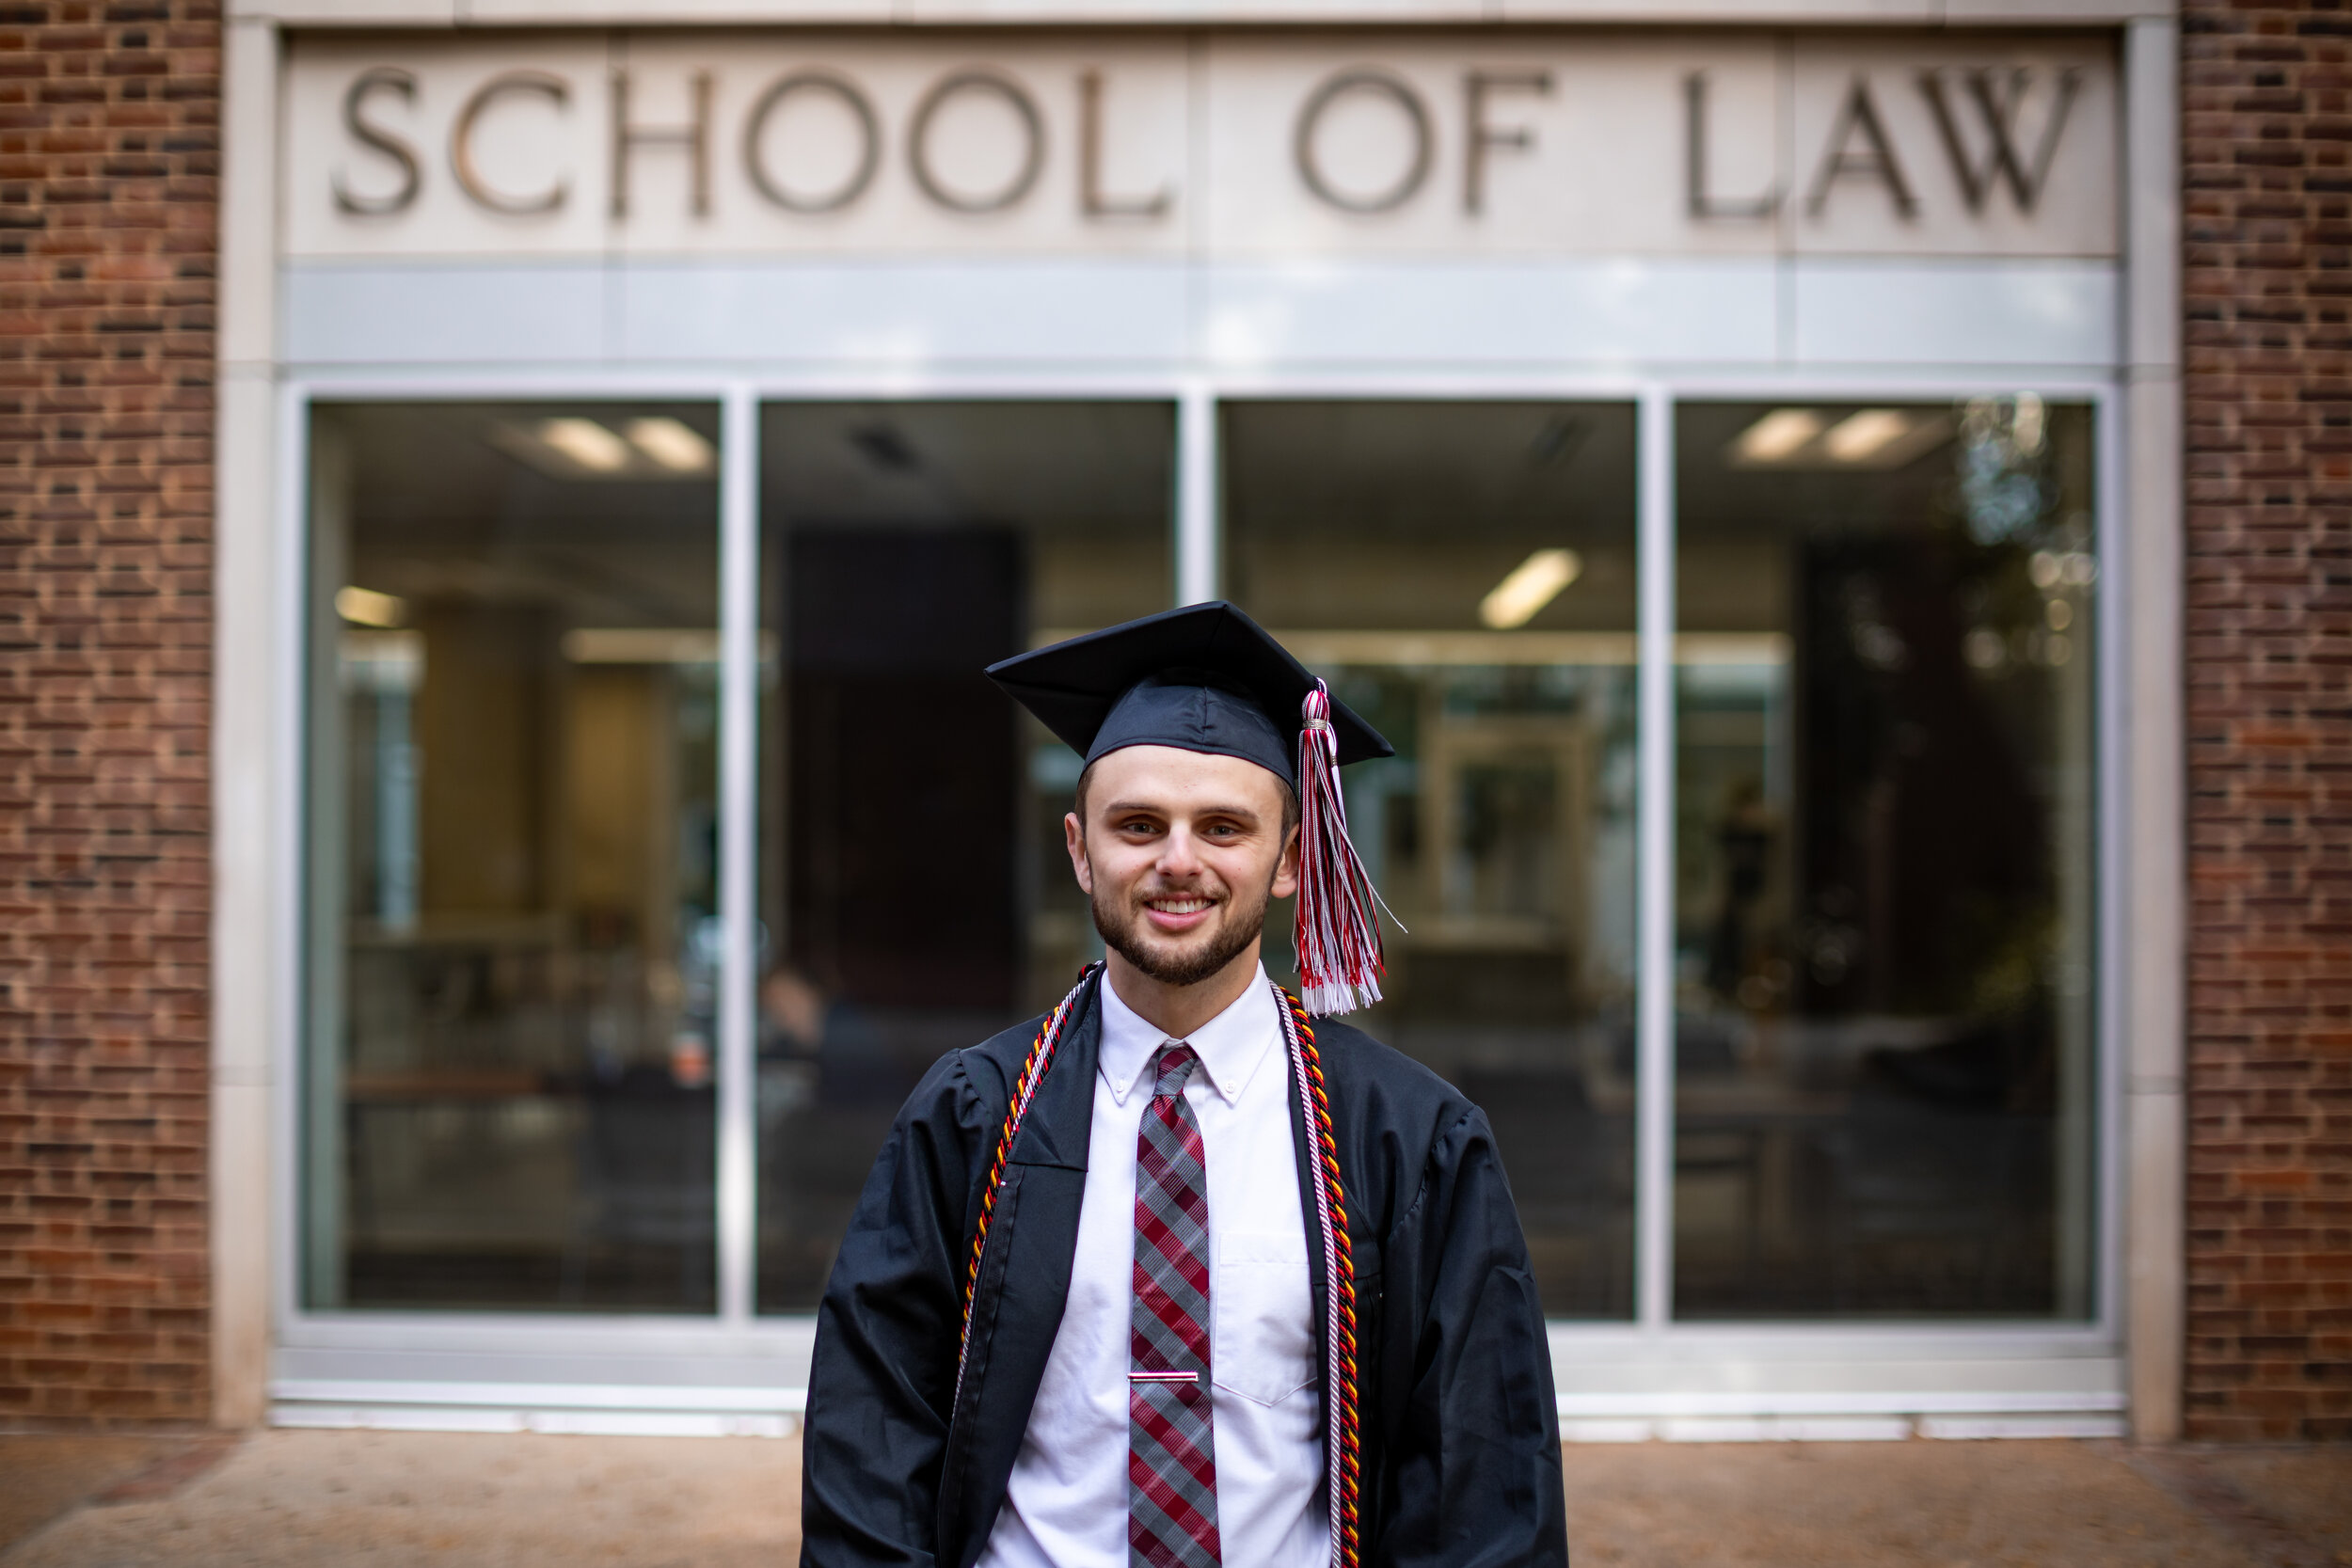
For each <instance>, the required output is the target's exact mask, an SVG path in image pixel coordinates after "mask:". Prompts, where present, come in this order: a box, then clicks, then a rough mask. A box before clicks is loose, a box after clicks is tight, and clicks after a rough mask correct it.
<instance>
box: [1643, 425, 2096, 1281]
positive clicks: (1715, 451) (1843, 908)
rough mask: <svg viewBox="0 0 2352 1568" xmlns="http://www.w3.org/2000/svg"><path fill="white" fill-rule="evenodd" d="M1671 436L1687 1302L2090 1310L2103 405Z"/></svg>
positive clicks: (1710, 429)
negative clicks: (2095, 679) (2098, 432)
mask: <svg viewBox="0 0 2352 1568" xmlns="http://www.w3.org/2000/svg"><path fill="white" fill-rule="evenodd" d="M2090 474H2091V437H2090V415H2089V411H2088V410H2087V409H2085V408H2081V407H2073V406H2058V405H2049V404H2043V403H2042V402H2041V401H2040V400H2039V399H2036V398H2033V397H2030V396H2025V397H2017V398H2011V399H1997V400H1996V399H1986V400H1980V401H1978V402H1975V403H1970V404H1963V405H1959V406H1950V405H1941V404H1938V405H1920V406H1901V407H1859V406H1851V405H1844V406H1840V405H1831V404H1804V405H1798V406H1778V405H1773V404H1701V405H1695V406H1693V405H1686V406H1684V407H1682V408H1681V409H1680V410H1679V411H1678V412H1677V505H1678V509H1679V517H1678V525H1677V526H1678V545H1677V549H1678V554H1677V578H1676V583H1677V628H1678V639H1677V650H1678V651H1677V664H1676V704H1677V732H1676V763H1677V794H1676V802H1677V807H1676V814H1677V822H1676V877H1677V885H1676V919H1677V925H1676V954H1675V964H1676V968H1675V992H1676V1014H1677V1025H1676V1037H1677V1047H1676V1049H1677V1059H1676V1069H1677V1070H1676V1084H1677V1094H1676V1132H1675V1170H1676V1182H1675V1309H1676V1311H1677V1314H1678V1315H1680V1316H1683V1317H1700V1318H1704V1317H1718V1318H1720V1317H1727V1316H1738V1317H1761V1316H1776V1315H1789V1314H1803V1315H1805V1316H1841V1315H1868V1314H1879V1315H1909V1316H1921V1315H1945V1316H1951V1315H1966V1316H1979V1317H1985V1316H2049V1315H2057V1316H2063V1317H2080V1316H2082V1315H2084V1314H2085V1313H2087V1312H2088V1311H2089V1310H2090V1277H2091V1267H2090V1171H2091V1119H2090V1087H2091V1062H2092V1039H2091V1025H2092V1014H2091V991H2090V974H2091V943H2092V924H2093V906H2092V898H2091V877H2092V865H2093V861H2092V850H2091V794H2092V782H2093V753H2092V736H2093V725H2092V711H2093V709H2092V692H2093V687H2092V663H2093V660H2092V648H2093V623H2094V620H2095V615H2094V610H2095V600H2096V583H2097V577H2098V572H2097V563H2096V560H2095V557H2094V556H2093V554H2092V531H2091V509H2092V497H2091V488H2090Z"/></svg>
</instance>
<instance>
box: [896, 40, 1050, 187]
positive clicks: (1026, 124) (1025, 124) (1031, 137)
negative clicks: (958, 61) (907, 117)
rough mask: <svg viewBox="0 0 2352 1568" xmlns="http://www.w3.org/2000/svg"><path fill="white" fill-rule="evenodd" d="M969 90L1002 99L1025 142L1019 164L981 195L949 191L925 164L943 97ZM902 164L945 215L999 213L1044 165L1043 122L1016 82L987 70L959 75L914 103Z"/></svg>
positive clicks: (1033, 104)
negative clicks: (1014, 119) (903, 163)
mask: <svg viewBox="0 0 2352 1568" xmlns="http://www.w3.org/2000/svg"><path fill="white" fill-rule="evenodd" d="M972 92H977V93H986V94H990V95H993V96H994V97H996V98H1000V99H1002V100H1004V102H1005V103H1007V104H1008V105H1009V107H1010V108H1011V109H1012V112H1013V115H1014V117H1015V118H1016V119H1019V120H1020V121H1021V134H1022V137H1023V141H1024V143H1025V145H1024V149H1023V151H1022V157H1021V164H1020V166H1019V167H1018V168H1016V169H1015V170H1014V171H1013V176H1012V178H1011V179H1010V180H1009V181H1007V182H1005V183H1004V184H1002V185H1000V186H999V187H997V188H996V189H995V190H994V191H993V192H988V193H985V194H974V193H970V192H965V191H958V190H952V189H950V188H949V187H948V186H947V185H946V184H945V183H943V182H941V181H940V179H939V177H938V175H937V174H935V173H934V172H933V171H932V169H931V163H930V135H931V121H932V119H934V118H935V117H936V116H937V115H938V113H939V111H940V109H941V107H942V106H944V105H945V104H946V103H947V101H948V100H949V99H951V98H954V97H957V96H958V95H959V94H962V93H972ZM907 165H908V167H909V168H910V169H912V170H913V171H914V182H915V183H916V184H917V185H919V186H921V187H922V189H923V194H924V195H925V196H928V197H930V198H931V199H932V200H933V201H936V202H938V203H939V204H940V205H941V206H942V207H945V208H946V209H947V210H948V211H949V212H951V213H1001V212H1003V211H1004V210H1005V209H1006V208H1008V207H1010V206H1012V205H1013V204H1014V203H1016V202H1018V201H1019V200H1020V199H1021V198H1023V197H1025V196H1026V195H1028V194H1029V188H1030V187H1031V186H1033V185H1035V184H1036V183H1037V177H1038V175H1039V173H1040V172H1041V170H1043V168H1044V167H1045V120H1044V118H1043V117H1042V116H1041V115H1040V114H1039V113H1038V112H1037V104H1036V103H1034V102H1033V101H1032V100H1031V99H1030V97H1029V95H1028V93H1027V91H1026V90H1025V89H1024V88H1023V87H1022V86H1021V84H1020V83H1018V82H1015V81H1013V80H1012V79H1010V78H1009V77H1006V76H1000V75H998V74H997V73H996V72H994V71H957V72H956V73H955V74H954V75H952V76H949V77H946V78H945V79H944V80H942V81H941V82H940V83H939V84H938V85H937V86H935V87H932V88H931V90H930V91H929V92H927V93H925V94H924V95H923V102H922V103H918V104H916V105H915V109H914V122H913V124H912V125H910V126H909V127H908V130H907Z"/></svg>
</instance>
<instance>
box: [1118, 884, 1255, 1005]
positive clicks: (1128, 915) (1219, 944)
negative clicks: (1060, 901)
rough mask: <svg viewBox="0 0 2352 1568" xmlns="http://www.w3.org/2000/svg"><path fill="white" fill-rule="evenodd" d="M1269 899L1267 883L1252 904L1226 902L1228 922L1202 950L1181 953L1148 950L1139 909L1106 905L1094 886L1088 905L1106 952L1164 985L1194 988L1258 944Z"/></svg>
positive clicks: (1129, 906)
mask: <svg viewBox="0 0 2352 1568" xmlns="http://www.w3.org/2000/svg"><path fill="white" fill-rule="evenodd" d="M1272 895H1273V883H1272V880H1271V879H1268V882H1267V885H1266V886H1265V887H1263V888H1261V889H1259V890H1258V896H1257V900H1256V902H1255V903H1254V904H1244V903H1242V902H1241V901H1240V900H1239V899H1238V898H1235V899H1233V900H1232V901H1230V902H1229V903H1228V904H1227V905H1226V913H1227V916H1228V918H1227V919H1226V921H1225V923H1224V924H1223V925H1222V926H1221V927H1218V928H1217V931H1216V936H1215V938H1214V939H1213V940H1212V941H1211V942H1209V943H1208V944H1207V945H1206V946H1204V947H1201V948H1199V949H1197V950H1192V951H1186V952H1182V953H1167V952H1155V951H1153V950H1152V945H1151V942H1152V938H1151V933H1150V932H1148V931H1147V930H1145V929H1144V927H1143V911H1142V909H1141V908H1140V907H1139V906H1137V905H1136V904H1132V903H1131V904H1124V905H1114V904H1111V903H1110V902H1109V901H1108V900H1107V899H1106V898H1105V896H1104V893H1103V892H1102V890H1100V889H1099V888H1098V889H1097V890H1096V892H1095V894H1094V896H1093V897H1092V898H1091V899H1089V903H1090V904H1091V906H1092V907H1093V911H1094V928H1095V929H1096V930H1097V931H1100V932H1101V933H1102V934H1103V942H1104V945H1105V946H1107V947H1109V948H1110V949H1111V951H1113V952H1114V953H1117V954H1118V955H1119V956H1120V958H1124V959H1126V960H1127V961H1128V962H1129V963H1131V964H1133V965H1135V966H1136V969H1138V970H1140V971H1141V972H1142V973H1143V974H1145V975H1146V976H1147V977H1149V978H1151V979H1153V980H1157V981H1158V982H1159V983H1160V984H1162V985H1164V986H1197V985H1199V984H1200V982H1201V981H1203V980H1205V979H1207V978H1208V977H1209V976H1210V975H1212V974H1216V973H1217V971H1219V970H1221V969H1223V968H1224V967H1225V966H1226V965H1227V964H1229V963H1232V961H1233V960H1234V959H1235V958H1240V957H1241V956H1242V954H1243V953H1244V952H1246V951H1248V947H1249V944H1250V943H1251V942H1255V941H1257V940H1258V938H1259V936H1260V935H1261V934H1262V933H1263V931H1264V930H1265V911H1266V905H1267V904H1268V903H1269V902H1270V901H1271V899H1272Z"/></svg>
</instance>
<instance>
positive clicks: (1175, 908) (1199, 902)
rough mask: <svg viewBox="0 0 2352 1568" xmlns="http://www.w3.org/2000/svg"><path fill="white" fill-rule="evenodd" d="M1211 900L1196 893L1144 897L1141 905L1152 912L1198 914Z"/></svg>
mask: <svg viewBox="0 0 2352 1568" xmlns="http://www.w3.org/2000/svg"><path fill="white" fill-rule="evenodd" d="M1212 902H1213V900H1211V899H1207V898H1203V897H1200V895H1197V894H1187V895H1183V896H1180V897H1159V898H1146V899H1145V900H1144V901H1143V907H1144V908H1145V909H1147V910H1150V911H1152V913H1154V914H1199V913H1200V911H1203V910H1205V909H1207V908H1208V907H1209V905H1210V904H1211V903H1212Z"/></svg>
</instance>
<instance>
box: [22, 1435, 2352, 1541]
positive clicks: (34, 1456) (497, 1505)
mask: <svg viewBox="0 0 2352 1568" xmlns="http://www.w3.org/2000/svg"><path fill="white" fill-rule="evenodd" d="M799 1462H800V1445H799V1444H798V1443H797V1442H775V1441H771V1440H762V1439H753V1438H744V1439H722V1438H638V1437H629V1438H623V1437H543V1436H478V1435H455V1434H442V1433H357V1432H270V1433H261V1434H259V1435H256V1436H252V1437H248V1438H245V1439H242V1440H239V1439H229V1438H207V1437H195V1438H126V1437H64V1436H58V1437H51V1436H38V1437H36V1436H23V1437H0V1568H116V1565H120V1568H146V1565H149V1564H161V1563H169V1564H172V1565H173V1568H230V1565H232V1564H233V1565H236V1568H275V1565H278V1564H294V1563H300V1564H313V1563H316V1564H335V1565H336V1568H345V1565H349V1568H379V1565H381V1568H390V1565H393V1564H402V1565H405V1564H436V1565H438V1564H448V1565H452V1568H475V1565H482V1568H539V1565H546V1568H608V1565H610V1568H689V1565H691V1568H736V1565H739V1564H740V1565H745V1568H748V1565H750V1564H754V1563H756V1564H759V1565H761V1568H788V1565H789V1564H791V1563H792V1562H793V1561H794V1560H795V1557H796V1554H797V1551H798V1546H799V1531H798V1518H797V1513H798V1510H797V1500H798V1499H797V1493H798V1466H799ZM1567 1477H1568V1518H1569V1528H1570V1542H1571V1545H1572V1554H1571V1555H1572V1556H1573V1558H1574V1560H1575V1561H1576V1563H1577V1565H1578V1568H1619V1565H1624V1568H1670V1565H1671V1568H1707V1565H1714V1564H1723V1565H1726V1568H1800V1565H1803V1568H1815V1565H1820V1568H1846V1565H1853V1568H1861V1565H1864V1564H1871V1565H1877V1564H1909V1563H1918V1564H1930V1565H1933V1568H1963V1565H1970V1568H1996V1565H1997V1568H2021V1565H2025V1564H2041V1565H2045V1568H2108V1565H2114V1568H2224V1565H2228V1568H2241V1565H2243V1568H2340V1565H2344V1564H2352V1448H2345V1449H2174V1450H2164V1451H2147V1450H2137V1449H2128V1448H2125V1447H2123V1446H2122V1445H2119V1444H2112V1443H2020V1442H2008V1443H1928V1442H1912V1443H1883V1444H1850V1445H1813V1444H1743V1445H1737V1446H1724V1447H1695V1446H1682V1445H1668V1444H1655V1445H1648V1446H1644V1447H1635V1448H1577V1449H1571V1450H1570V1451H1569V1454H1568V1456H1567ZM1235 1568H1258V1565H1249V1564H1236V1565H1235Z"/></svg>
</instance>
